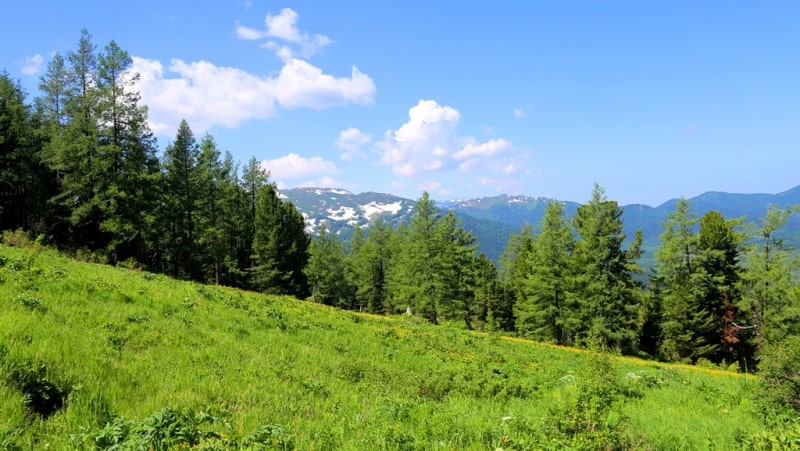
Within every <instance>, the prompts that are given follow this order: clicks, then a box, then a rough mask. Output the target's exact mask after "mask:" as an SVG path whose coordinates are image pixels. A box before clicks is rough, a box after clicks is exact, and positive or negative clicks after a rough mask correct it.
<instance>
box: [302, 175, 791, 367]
mask: <svg viewBox="0 0 800 451" xmlns="http://www.w3.org/2000/svg"><path fill="white" fill-rule="evenodd" d="M796 211H797V209H796V208H789V209H785V210H781V209H778V208H770V209H769V210H768V211H767V212H766V216H765V217H764V218H763V219H762V220H761V223H760V224H759V225H754V224H744V222H743V220H742V219H725V218H724V217H723V216H722V215H721V214H720V213H719V212H717V211H712V212H709V213H707V214H705V215H704V216H702V217H700V218H697V217H696V216H695V215H694V214H693V213H692V211H691V205H690V203H689V201H688V200H686V199H681V200H680V201H679V202H678V204H677V207H676V210H675V211H674V212H672V213H671V214H670V215H669V216H668V219H667V221H666V222H665V223H664V224H663V232H662V234H661V245H660V247H659V248H658V249H657V250H656V252H655V261H656V265H655V267H654V268H653V269H651V270H650V271H649V272H648V271H645V270H644V269H643V268H641V267H639V266H638V264H637V261H638V260H639V259H640V257H641V256H642V250H641V243H642V235H641V233H640V232H637V233H636V235H635V236H634V237H633V239H632V240H630V244H629V245H628V246H627V247H625V246H624V243H625V242H626V241H627V240H626V238H627V237H626V235H625V233H624V232H623V223H622V219H621V218H622V208H620V207H619V206H618V204H617V202H616V201H612V200H608V199H607V198H606V196H605V193H604V190H603V189H602V187H600V186H598V185H595V188H594V190H593V192H592V195H591V197H590V199H589V201H588V202H587V203H586V204H584V205H582V206H581V207H579V208H578V210H577V213H576V214H575V215H574V217H571V218H570V217H567V216H566V213H565V210H564V207H563V204H561V203H559V202H551V203H549V204H548V205H547V207H546V212H545V215H544V217H543V218H542V220H541V223H540V224H538V225H537V226H536V227H535V228H534V227H533V226H526V227H525V228H524V229H523V230H521V231H520V232H519V233H517V234H514V235H512V236H511V237H510V239H509V241H508V244H507V246H506V249H505V251H504V253H503V255H502V257H501V258H500V261H499V264H498V265H497V266H495V264H494V263H493V262H491V261H489V260H488V259H487V258H486V257H485V256H484V255H483V254H480V255H476V252H475V249H476V245H475V239H474V238H473V237H472V235H471V234H470V233H469V232H467V231H466V230H464V228H463V227H462V226H461V224H460V223H459V222H458V220H457V218H456V217H455V215H454V214H453V213H452V212H447V213H446V214H441V212H440V211H438V209H437V208H436V207H435V206H434V204H433V202H432V201H431V200H430V198H429V197H428V195H427V194H424V195H423V196H422V197H421V198H420V199H419V200H418V202H417V205H416V213H415V215H414V216H413V217H412V219H411V221H410V223H409V224H401V225H400V226H399V227H397V228H392V227H390V226H388V225H387V224H386V223H384V222H382V221H381V220H377V221H376V222H374V223H373V224H372V225H370V226H369V228H367V229H366V230H363V231H362V230H361V229H356V230H355V233H354V234H353V235H352V238H351V239H350V240H349V242H342V241H340V240H339V239H338V238H337V237H336V236H334V235H331V234H330V233H329V232H328V231H327V230H326V229H325V226H324V224H323V225H322V226H321V227H320V228H319V233H318V236H317V237H315V238H314V239H313V240H312V243H311V247H310V260H309V264H308V266H307V267H306V270H305V272H306V274H307V276H308V281H309V284H310V287H311V291H312V296H313V298H314V300H316V301H317V302H322V303H325V304H329V305H333V306H337V307H341V308H347V309H358V310H364V311H368V312H372V313H379V314H382V313H401V312H403V311H406V310H407V309H411V311H412V313H414V314H418V315H421V316H423V317H425V318H427V319H428V320H429V321H431V322H432V323H438V322H440V321H450V322H456V323H457V324H462V325H464V326H466V327H468V328H474V329H481V330H500V331H505V332H509V333H515V334H517V335H519V336H523V337H527V338H531V339H535V340H539V341H546V342H552V343H555V344H559V345H565V346H580V347H590V346H591V347H595V346H601V347H607V348H612V349H616V350H618V351H620V352H622V353H626V354H635V355H643V356H650V357H655V358H659V359H662V360H667V361H680V362H687V363H692V364H696V363H703V362H705V363H706V364H716V365H724V366H731V365H738V366H739V367H740V368H741V369H742V370H745V371H753V370H755V366H756V365H757V362H758V360H759V357H760V355H761V352H762V351H763V349H764V348H765V346H766V345H767V344H769V343H773V344H774V343H779V342H781V341H782V340H784V339H785V338H787V337H789V336H797V335H800V286H799V285H798V284H797V279H796V275H797V273H798V260H797V258H796V257H795V256H794V255H793V254H792V252H791V250H790V249H788V248H786V247H784V246H783V243H782V242H781V241H780V240H778V239H776V238H775V237H774V232H775V230H777V229H779V228H780V227H781V226H783V225H784V224H785V223H786V221H787V220H788V218H789V215H790V214H792V213H794V212H796ZM534 230H535V231H534Z"/></svg>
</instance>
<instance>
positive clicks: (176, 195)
mask: <svg viewBox="0 0 800 451" xmlns="http://www.w3.org/2000/svg"><path fill="white" fill-rule="evenodd" d="M199 164H200V149H199V147H198V145H197V141H196V140H195V138H194V133H192V129H191V128H190V127H189V124H188V123H187V122H186V120H182V121H181V123H180V125H179V126H178V132H177V134H176V136H175V141H173V142H172V143H170V144H169V145H167V147H166V149H165V151H164V161H163V165H164V188H163V190H164V198H163V204H164V209H163V215H164V227H165V234H164V238H165V243H166V244H165V247H166V249H167V252H166V256H167V262H168V264H169V271H170V273H171V274H172V275H174V276H178V277H186V278H190V279H194V280H199V278H200V264H199V258H198V257H199V255H198V247H197V243H196V240H197V236H196V227H197V224H198V221H199V213H200V208H199V202H200V196H201V185H200V183H201V179H200V166H199Z"/></svg>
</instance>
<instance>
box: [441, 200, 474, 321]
mask: <svg viewBox="0 0 800 451" xmlns="http://www.w3.org/2000/svg"><path fill="white" fill-rule="evenodd" d="M434 239H435V240H436V241H437V243H438V244H437V246H438V248H439V253H438V254H435V255H434V261H435V262H436V266H435V268H436V271H435V277H434V280H435V287H436V288H435V293H436V294H435V297H436V299H437V300H436V303H437V304H438V312H437V313H438V314H439V315H441V316H442V317H443V318H445V319H449V320H456V321H463V322H464V323H465V325H466V327H467V328H471V327H472V320H473V318H474V317H475V316H476V314H477V312H476V309H475V308H474V305H473V303H474V289H475V274H474V267H475V250H476V249H477V245H476V244H475V237H474V236H473V235H472V234H471V233H470V232H468V231H467V230H465V229H464V227H463V226H462V225H461V222H460V221H459V220H458V218H456V215H455V213H453V212H452V211H450V212H447V214H445V215H444V216H442V217H441V218H440V219H439V221H438V223H437V224H436V233H435V235H434Z"/></svg>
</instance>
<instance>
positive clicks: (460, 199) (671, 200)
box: [278, 184, 800, 209]
mask: <svg viewBox="0 0 800 451" xmlns="http://www.w3.org/2000/svg"><path fill="white" fill-rule="evenodd" d="M299 190H320V191H326V192H332V193H338V194H345V193H347V194H351V195H354V196H362V195H368V194H379V195H388V196H393V197H396V198H399V199H405V200H412V201H413V200H415V199H416V198H410V197H405V196H402V195H399V194H395V193H390V192H381V191H375V190H367V191H360V192H354V191H352V190H350V189H347V188H341V187H336V188H334V187H321V186H298V187H294V188H281V189H278V192H284V191H299ZM795 193H800V184H798V185H794V186H792V187H791V188H788V189H785V190H783V191H780V192H777V193H767V192H752V193H745V192H732V191H721V190H709V191H704V192H702V193H700V194H698V195H695V196H691V197H688V196H677V197H671V198H669V199H667V200H665V201H663V202H661V203H660V204H658V205H651V204H647V203H643V202H632V203H627V204H620V207H626V206H639V207H649V208H653V209H659V208H663V207H665V206H667V205H669V204H674V203H675V202H677V201H678V199H680V198H682V197H684V198H686V199H688V200H692V199H698V198H702V197H704V196H713V195H726V196H784V195H789V194H795ZM429 194H430V193H429ZM420 195H422V192H420ZM430 196H431V198H432V199H433V200H434V202H435V203H436V204H437V205H440V206H453V205H458V204H459V203H463V202H468V201H475V200H481V199H497V198H501V197H510V198H515V197H516V198H524V199H532V200H537V201H559V202H567V203H572V204H578V205H582V204H583V203H584V202H582V201H576V200H564V199H558V198H557V197H549V196H545V195H542V196H534V195H529V194H509V193H499V194H496V195H493V196H479V197H458V198H450V199H444V200H441V199H437V198H436V196H434V195H433V194H430ZM610 200H615V199H614V198H613V197H611V198H610Z"/></svg>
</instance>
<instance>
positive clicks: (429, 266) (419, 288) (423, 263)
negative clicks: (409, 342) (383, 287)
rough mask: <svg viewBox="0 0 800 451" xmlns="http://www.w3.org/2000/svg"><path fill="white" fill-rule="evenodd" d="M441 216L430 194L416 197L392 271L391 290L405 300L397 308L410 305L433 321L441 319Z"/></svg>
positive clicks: (396, 296)
mask: <svg viewBox="0 0 800 451" xmlns="http://www.w3.org/2000/svg"><path fill="white" fill-rule="evenodd" d="M438 220H439V209H438V208H436V206H435V205H434V202H433V199H431V198H430V195H429V194H428V193H427V192H425V193H423V194H422V196H421V197H420V198H419V199H418V200H417V203H416V206H415V213H414V216H413V217H412V218H411V222H410V224H409V227H408V229H400V230H399V232H400V233H403V232H405V233H403V234H402V235H400V236H401V241H402V242H403V246H402V247H401V248H400V252H399V254H398V255H397V258H396V262H395V264H393V266H392V268H393V271H392V273H391V274H392V277H391V290H392V292H393V294H394V296H395V299H396V300H397V301H398V302H400V303H403V304H405V305H398V306H396V308H399V309H404V308H405V307H406V306H408V307H410V308H411V309H412V311H413V312H415V313H419V314H421V315H422V316H424V317H425V318H427V319H428V321H430V322H431V323H433V324H437V323H438V321H439V305H438V302H437V301H439V299H438V294H439V293H438V292H437V288H438V287H437V281H438V280H437V275H438V273H437V271H438V266H437V265H438V261H437V259H436V256H437V255H439V253H440V252H441V249H440V246H439V244H440V243H439V241H438V240H437V239H436V224H437V222H438Z"/></svg>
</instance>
